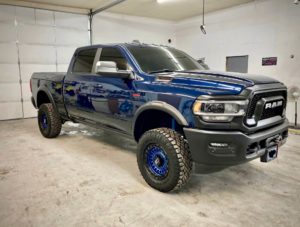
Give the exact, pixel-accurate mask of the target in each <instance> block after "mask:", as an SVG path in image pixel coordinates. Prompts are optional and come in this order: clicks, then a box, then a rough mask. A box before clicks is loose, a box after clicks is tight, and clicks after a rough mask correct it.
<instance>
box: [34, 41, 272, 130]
mask: <svg viewBox="0 0 300 227" xmlns="http://www.w3.org/2000/svg"><path fill="white" fill-rule="evenodd" d="M129 45H137V44H115V45H95V46H90V47H82V48H78V49H77V50H76V52H75V54H74V56H73V58H72V60H71V63H70V66H69V70H68V72H67V74H55V73H50V74H45V75H43V76H44V77H41V78H36V79H38V82H37V83H35V82H34V83H33V86H34V93H35V94H34V96H35V97H36V96H37V93H36V90H37V89H35V87H36V86H40V87H45V88H46V89H48V90H49V91H50V93H51V95H52V97H53V100H54V102H55V103H56V105H57V106H58V111H59V113H60V114H61V115H62V116H66V118H72V119H73V118H76V119H80V120H81V121H89V122H94V123H101V124H104V125H108V126H110V127H113V128H115V129H118V130H120V131H123V132H126V133H128V134H132V128H133V125H132V124H133V120H134V117H135V114H136V112H137V110H138V109H139V108H140V107H141V106H143V105H144V104H146V103H148V102H151V101H161V102H165V103H167V104H169V105H171V106H173V107H175V108H176V109H177V110H178V111H179V112H180V113H181V114H182V116H183V117H184V118H185V119H186V121H187V122H188V125H189V127H195V125H196V124H195V117H194V114H193V112H192V106H193V103H194V101H195V100H196V99H197V98H198V97H199V96H202V95H211V96H218V95H238V94H240V93H241V92H242V91H243V90H244V89H245V88H247V87H250V86H253V85H255V84H258V83H267V82H268V83H270V82H276V81H274V80H271V79H267V78H265V77H262V78H260V77H255V76H251V75H246V74H236V73H228V72H226V73H225V72H224V73H222V72H214V71H208V70H200V71H189V72H174V73H161V74H147V73H145V72H143V71H142V69H141V67H140V66H139V65H138V63H137V61H136V60H135V58H134V57H133V55H132V54H131V53H130V51H129V50H128V48H127V47H128V46H129ZM143 45H144V44H142V45H141V46H143ZM105 47H114V48H117V49H119V50H120V52H121V53H122V54H123V56H124V58H125V59H126V61H127V63H128V65H129V68H131V69H132V70H133V73H134V76H135V79H134V80H129V79H122V78H118V77H110V76H109V75H98V74H95V73H73V72H72V69H73V64H74V62H75V59H76V54H77V53H78V52H79V51H81V50H86V49H90V48H105ZM41 76H42V75H41ZM158 76H167V77H169V78H170V80H167V81H162V80H159V79H158ZM45 77H46V79H45ZM172 125H173V124H172ZM173 126H174V125H173ZM174 127H175V126H174Z"/></svg>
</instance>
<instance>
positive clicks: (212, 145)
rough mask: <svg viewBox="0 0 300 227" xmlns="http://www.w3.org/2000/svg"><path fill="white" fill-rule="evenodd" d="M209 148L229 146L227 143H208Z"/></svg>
mask: <svg viewBox="0 0 300 227" xmlns="http://www.w3.org/2000/svg"><path fill="white" fill-rule="evenodd" d="M209 146H211V147H218V148H226V147H228V146H229V144H228V143H210V144H209Z"/></svg>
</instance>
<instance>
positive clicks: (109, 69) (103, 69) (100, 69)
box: [96, 61, 134, 79]
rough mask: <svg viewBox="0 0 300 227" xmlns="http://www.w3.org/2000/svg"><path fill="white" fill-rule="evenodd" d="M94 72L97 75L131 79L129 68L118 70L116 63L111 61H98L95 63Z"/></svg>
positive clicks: (131, 73) (132, 76)
mask: <svg viewBox="0 0 300 227" xmlns="http://www.w3.org/2000/svg"><path fill="white" fill-rule="evenodd" d="M96 73H97V74H99V75H104V76H110V77H115V78H122V79H133V78H134V75H133V72H132V71H131V70H118V68H117V63H116V62H113V61H98V62H97V63H96Z"/></svg>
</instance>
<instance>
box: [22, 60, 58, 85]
mask: <svg viewBox="0 0 300 227" xmlns="http://www.w3.org/2000/svg"><path fill="white" fill-rule="evenodd" d="M55 71H56V65H54V64H53V65H42V64H38V65H37V64H21V75H22V81H23V82H29V81H30V78H31V76H32V74H33V73H36V72H55Z"/></svg>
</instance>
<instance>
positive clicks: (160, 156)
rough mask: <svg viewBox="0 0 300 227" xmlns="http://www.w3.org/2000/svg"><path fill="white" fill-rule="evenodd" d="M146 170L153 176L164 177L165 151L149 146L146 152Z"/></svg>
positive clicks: (165, 166) (166, 167)
mask: <svg viewBox="0 0 300 227" xmlns="http://www.w3.org/2000/svg"><path fill="white" fill-rule="evenodd" d="M146 158H147V166H148V169H149V170H150V171H151V173H153V174H154V175H155V176H158V177H165V176H166V175H167V173H168V157H167V154H166V153H165V151H164V150H163V149H162V148H161V147H158V146H155V145H154V146H153V145H152V146H149V147H148V148H147V150H146Z"/></svg>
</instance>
